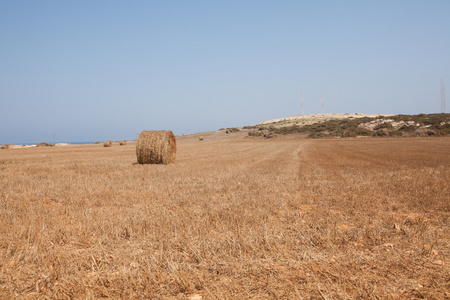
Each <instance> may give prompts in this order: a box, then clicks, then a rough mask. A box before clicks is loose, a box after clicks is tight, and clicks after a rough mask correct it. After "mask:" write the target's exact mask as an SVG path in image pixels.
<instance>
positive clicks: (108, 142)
mask: <svg viewBox="0 0 450 300" xmlns="http://www.w3.org/2000/svg"><path fill="white" fill-rule="evenodd" d="M103 147H112V142H111V141H108V140H106V141H104V142H103Z"/></svg>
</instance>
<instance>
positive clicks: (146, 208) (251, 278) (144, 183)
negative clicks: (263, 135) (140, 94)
mask: <svg viewBox="0 0 450 300" xmlns="http://www.w3.org/2000/svg"><path fill="white" fill-rule="evenodd" d="M177 146H178V156H177V162H176V163H175V164H171V165H139V164H136V155H135V144H134V143H128V144H127V145H126V146H124V147H115V148H114V147H113V148H110V149H105V148H103V147H100V148H97V147H95V146H94V145H85V146H69V147H52V148H29V149H11V150H10V151H2V152H1V153H0V197H1V198H0V251H1V252H0V298H14V297H17V298H57V299H68V298H87V299H94V298H101V297H108V298H138V299H139V298H154V299H169V298H178V299H189V297H190V296H192V295H201V296H202V297H203V299H245V298H271V299H272V298H284V299H286V298H292V299H295V298H297V299H298V298H300V299H302V298H304V299H358V298H359V299H402V298H403V299H411V298H426V299H444V298H448V297H450V294H449V290H450V284H449V282H450V260H449V255H450V238H449V237H450V232H449V231H450V227H449V224H450V201H449V195H450V186H449V183H448V178H449V175H450V153H449V151H448V150H449V149H450V139H444V138H428V139H427V138H423V139H416V138H414V139H365V140H362V139H361V140H357V139H353V140H343V139H341V140H338V139H336V140H304V139H296V138H277V139H271V140H256V139H252V138H244V137H241V136H239V137H237V138H233V137H232V135H223V138H208V139H207V140H205V141H204V143H202V144H201V145H199V144H198V138H188V137H184V138H183V137H180V138H178V141H177Z"/></svg>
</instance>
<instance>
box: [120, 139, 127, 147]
mask: <svg viewBox="0 0 450 300" xmlns="http://www.w3.org/2000/svg"><path fill="white" fill-rule="evenodd" d="M126 144H127V141H124V140H120V141H119V145H120V146H125V145H126Z"/></svg>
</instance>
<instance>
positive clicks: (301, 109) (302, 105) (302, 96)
mask: <svg viewBox="0 0 450 300" xmlns="http://www.w3.org/2000/svg"><path fill="white" fill-rule="evenodd" d="M301 111H302V116H303V92H302V105H301Z"/></svg>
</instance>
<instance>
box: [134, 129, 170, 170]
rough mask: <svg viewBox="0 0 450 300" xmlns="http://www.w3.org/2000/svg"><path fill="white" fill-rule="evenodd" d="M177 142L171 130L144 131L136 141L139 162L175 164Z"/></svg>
mask: <svg viewBox="0 0 450 300" xmlns="http://www.w3.org/2000/svg"><path fill="white" fill-rule="evenodd" d="M176 153H177V141H176V138H175V135H174V134H173V132H172V131H170V130H160V131H157V130H143V131H142V132H141V133H140V134H139V137H138V139H137V141H136V156H137V162H138V163H140V164H170V163H174V162H175V158H176Z"/></svg>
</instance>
